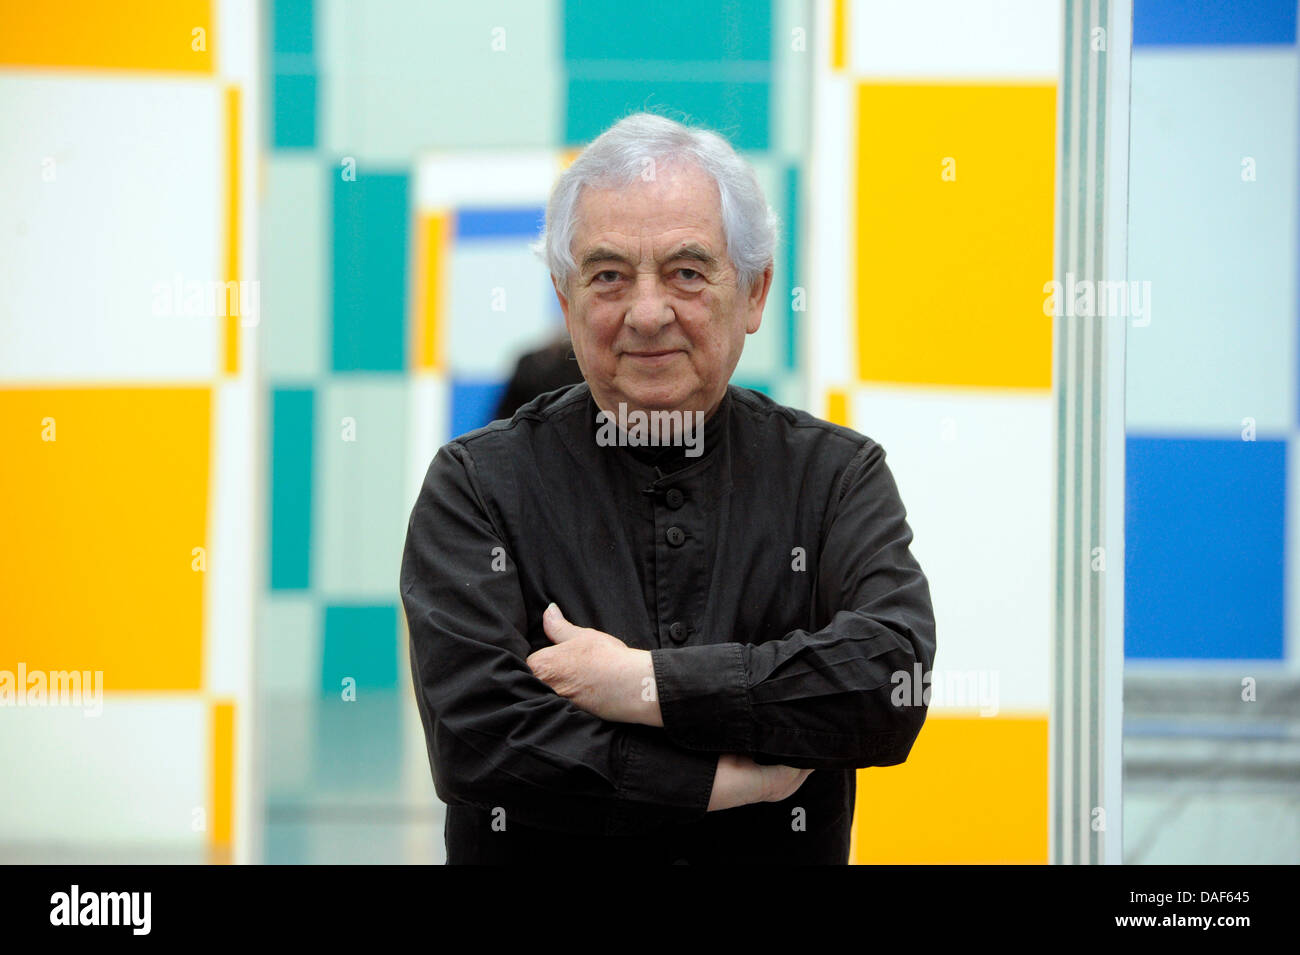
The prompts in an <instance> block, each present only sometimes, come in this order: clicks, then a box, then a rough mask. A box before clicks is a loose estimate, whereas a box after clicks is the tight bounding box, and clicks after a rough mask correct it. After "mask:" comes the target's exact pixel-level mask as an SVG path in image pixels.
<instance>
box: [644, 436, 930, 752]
mask: <svg viewBox="0 0 1300 955" xmlns="http://www.w3.org/2000/svg"><path fill="white" fill-rule="evenodd" d="M838 486H839V488H840V494H839V497H838V500H837V501H836V502H835V504H834V505H832V511H831V516H830V523H829V528H828V530H827V531H826V534H825V538H824V544H823V547H822V551H821V559H820V561H819V564H818V569H817V573H818V576H817V588H818V603H819V605H820V606H822V607H826V608H830V609H831V610H833V616H832V617H831V619H830V623H829V624H828V625H827V626H825V627H823V628H822V629H820V630H817V631H816V632H810V631H807V630H795V631H793V632H791V633H789V634H787V635H786V636H785V637H783V638H781V639H778V640H771V641H767V642H765V643H761V644H748V643H740V642H726V643H718V644H707V645H703V646H690V647H675V648H660V649H656V650H652V651H651V660H652V661H653V664H654V673H655V681H656V683H657V692H658V696H659V707H660V711H661V713H662V717H663V723H664V728H665V730H666V731H667V733H668V735H669V737H670V738H671V739H672V740H674V741H675V742H677V743H680V744H681V745H683V746H687V747H690V748H693V749H699V750H708V751H713V752H734V753H747V754H749V755H750V756H752V757H753V759H754V760H755V761H756V762H760V763H784V764H786V765H790V766H798V767H805V768H806V767H813V768H828V769H831V768H843V769H847V768H859V767H864V766H891V765H895V764H897V763H901V762H903V761H904V760H905V759H906V758H907V754H908V753H909V752H910V750H911V747H912V743H913V742H914V741H915V739H916V736H917V734H918V733H919V732H920V730H921V725H922V723H924V721H925V714H926V710H927V705H926V704H927V703H928V700H929V693H928V692H926V691H927V690H928V687H929V681H928V680H925V681H924V683H923V680H922V677H923V675H925V674H929V672H930V670H931V668H932V667H933V666H934V653H935V626H934V611H933V608H932V605H931V601H930V588H929V584H928V582H927V581H926V578H925V575H924V574H923V573H922V572H921V567H920V565H919V564H918V563H917V561H916V559H915V558H914V557H913V556H912V553H911V549H910V544H911V542H912V531H911V529H910V528H909V527H908V525H907V521H906V512H905V510H904V508H903V502H902V500H901V498H900V497H899V494H898V488H897V486H896V484H895V482H894V478H893V475H892V474H891V473H890V471H889V468H888V467H887V466H886V464H885V452H884V449H883V448H881V447H880V445H878V444H876V443H875V442H872V441H868V442H867V443H866V444H864V445H863V447H862V448H861V449H860V450H859V451H858V453H857V454H856V455H855V456H854V458H853V459H852V461H850V462H849V464H848V465H847V466H846V468H845V471H844V474H843V476H842V478H841V481H840V482H839V484H838ZM922 684H923V685H922Z"/></svg>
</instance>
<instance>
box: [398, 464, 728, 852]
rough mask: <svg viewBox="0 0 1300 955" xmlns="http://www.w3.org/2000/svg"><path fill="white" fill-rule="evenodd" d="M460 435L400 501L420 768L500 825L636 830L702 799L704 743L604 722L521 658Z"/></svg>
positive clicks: (516, 602) (710, 759) (451, 799)
mask: <svg viewBox="0 0 1300 955" xmlns="http://www.w3.org/2000/svg"><path fill="white" fill-rule="evenodd" d="M479 489H480V484H479V482H478V480H477V477H476V473H475V470H474V461H473V458H472V457H471V455H470V454H469V452H468V451H467V450H466V449H465V447H464V446H463V445H460V444H457V443H455V442H453V443H451V444H448V445H445V446H444V447H443V448H442V449H441V450H439V452H438V454H437V455H436V456H435V458H434V460H433V462H432V463H431V464H430V466H429V470H428V472H427V474H426V476H425V480H424V484H423V486H422V487H421V490H420V494H419V497H418V499H417V501H416V504H415V506H414V508H413V510H412V512H411V518H410V522H409V525H408V528H407V537H406V546H405V549H404V551H403V555H402V569H401V596H402V605H403V608H404V610H405V613H406V621H407V627H408V630H409V632H410V662H411V676H412V680H413V683H414V689H415V697H416V702H417V705H418V707H419V712H420V719H421V721H422V723H423V724H424V731H425V739H426V742H427V745H428V751H429V760H430V765H431V768H432V770H433V780H434V785H435V789H436V791H437V793H438V796H439V798H441V799H442V800H443V801H444V802H448V803H461V804H468V805H473V806H477V807H479V808H481V809H485V810H488V811H491V812H494V813H495V812H496V811H498V810H502V811H504V813H505V818H506V820H507V825H508V824H509V822H513V821H517V822H519V823H521V824H523V825H525V826H532V827H535V828H541V829H548V830H552V831H562V832H577V833H589V834H605V835H611V834H619V833H633V832H644V831H649V830H650V829H653V828H654V827H657V826H661V825H666V824H673V823H682V822H690V821H693V820H695V819H698V818H700V817H702V816H703V815H704V813H705V811H706V810H707V807H708V803H709V797H710V794H711V792H712V789H713V777H714V772H715V770H716V766H717V756H716V754H709V753H702V752H699V751H696V750H691V749H687V748H684V747H681V746H679V745H677V744H674V743H673V742H672V741H671V740H669V739H668V737H667V735H666V734H665V733H664V731H663V730H662V729H659V728H657V727H648V726H633V725H625V724H620V723H610V722H606V721H604V720H602V719H600V718H598V717H596V716H594V715H592V714H590V713H587V712H586V711H584V710H581V709H579V708H578V707H577V706H575V705H574V704H573V703H571V702H570V701H569V700H566V699H565V698H563V697H561V696H559V695H558V694H557V693H555V691H554V690H552V689H551V688H550V687H549V686H547V685H546V684H545V683H543V682H542V681H541V680H539V679H538V678H537V677H536V676H534V674H533V672H532V670H530V669H529V668H528V665H527V663H526V662H525V659H526V657H527V656H528V654H529V653H530V652H531V649H532V648H531V647H530V646H529V644H528V641H527V639H526V637H525V633H526V632H527V621H526V613H525V607H524V600H523V596H522V591H521V588H520V585H519V578H518V574H517V571H516V567H515V564H514V561H513V559H512V557H511V555H510V554H509V553H508V548H507V547H506V545H505V543H504V541H505V535H504V534H502V533H501V532H500V530H499V528H497V527H496V526H495V525H494V523H493V520H492V518H491V516H490V512H489V510H488V508H487V507H486V506H485V503H484V500H483V497H482V495H481V493H480V490H479Z"/></svg>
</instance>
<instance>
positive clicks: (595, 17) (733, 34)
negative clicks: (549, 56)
mask: <svg viewBox="0 0 1300 955" xmlns="http://www.w3.org/2000/svg"><path fill="white" fill-rule="evenodd" d="M771 45H772V6H771V4H770V3H769V2H766V0H698V2H695V3H692V4H690V5H689V6H688V7H683V6H682V5H681V4H675V3H640V4H629V3H625V2H621V0H567V2H566V3H565V4H564V58H565V59H566V60H651V61H656V60H657V61H665V60H669V61H718V60H732V61H735V60H764V61H766V60H769V59H770V58H771V55H772V54H771Z"/></svg>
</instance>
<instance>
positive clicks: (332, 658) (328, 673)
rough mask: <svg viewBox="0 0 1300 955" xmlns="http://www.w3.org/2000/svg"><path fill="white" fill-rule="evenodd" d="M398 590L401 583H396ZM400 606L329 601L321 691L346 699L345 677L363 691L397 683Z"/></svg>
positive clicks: (326, 612) (394, 587)
mask: <svg viewBox="0 0 1300 955" xmlns="http://www.w3.org/2000/svg"><path fill="white" fill-rule="evenodd" d="M393 589H394V591H395V590H396V589H397V584H396V583H394V584H393ZM397 616H398V614H397V605H396V604H395V603H393V604H369V605H366V604H349V605H338V604H327V605H326V607H325V638H324V641H323V650H322V653H321V674H320V677H321V683H320V685H321V694H322V695H323V696H325V697H332V698H334V699H342V693H343V691H344V689H345V686H344V682H343V681H344V680H346V679H349V678H350V679H352V680H355V681H356V689H357V691H358V699H360V697H361V691H363V690H383V689H388V690H391V689H394V688H396V686H397V655H398V653H397V650H398V648H397V639H398V638H397V634H398V629H397Z"/></svg>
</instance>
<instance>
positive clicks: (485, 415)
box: [451, 379, 506, 438]
mask: <svg viewBox="0 0 1300 955" xmlns="http://www.w3.org/2000/svg"><path fill="white" fill-rule="evenodd" d="M505 391H506V383H505V382H504V381H467V380H465V379H453V380H452V382H451V437H453V438H456V437H459V436H460V435H462V434H465V433H466V432H467V431H473V430H474V429H475V428H481V427H483V425H485V424H487V423H488V422H490V421H491V420H492V418H493V416H494V415H495V414H496V410H497V404H498V403H499V402H500V401H501V396H502V395H503V394H505Z"/></svg>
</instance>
